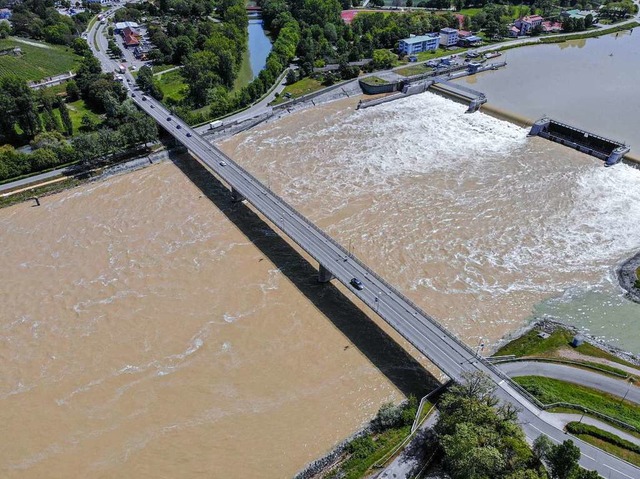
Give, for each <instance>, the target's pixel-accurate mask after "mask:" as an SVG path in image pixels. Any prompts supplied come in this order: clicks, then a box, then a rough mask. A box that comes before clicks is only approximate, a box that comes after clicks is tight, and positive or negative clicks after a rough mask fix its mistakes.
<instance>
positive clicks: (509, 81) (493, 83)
mask: <svg viewBox="0 0 640 479" xmlns="http://www.w3.org/2000/svg"><path fill="white" fill-rule="evenodd" d="M500 60H505V61H506V62H507V63H508V65H507V67H506V68H503V69H501V70H498V71H495V72H493V71H492V72H487V73H483V74H480V75H474V76H470V77H466V79H465V80H463V81H465V82H467V83H468V84H470V85H471V86H472V87H473V88H475V89H476V90H479V91H481V92H483V93H485V94H486V95H487V98H488V100H489V103H490V104H492V105H495V106H497V107H499V108H503V109H505V110H508V111H512V112H515V113H518V114H521V115H524V116H527V117H529V118H531V119H534V120H535V119H538V118H540V117H542V116H545V115H548V116H550V117H551V118H554V119H557V120H560V121H564V122H566V123H569V124H571V125H574V126H577V127H579V128H583V129H586V130H589V131H592V132H593V133H596V134H599V135H602V136H606V137H610V138H612V139H614V140H618V141H622V142H626V143H627V144H630V145H631V150H632V152H633V153H635V154H636V156H639V155H640V99H638V91H637V84H638V78H640V68H639V65H640V31H639V30H638V29H635V31H634V32H633V33H630V32H620V33H618V34H613V35H607V36H604V37H600V38H592V39H588V40H584V39H583V40H573V41H570V42H564V43H556V44H549V45H536V46H533V47H524V48H516V49H513V50H508V51H506V52H504V54H503V56H502V57H501V58H500Z"/></svg>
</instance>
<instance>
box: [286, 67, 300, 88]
mask: <svg viewBox="0 0 640 479" xmlns="http://www.w3.org/2000/svg"><path fill="white" fill-rule="evenodd" d="M296 81H298V77H297V75H296V72H295V70H289V71H288V72H287V85H291V84H292V83H295V82H296Z"/></svg>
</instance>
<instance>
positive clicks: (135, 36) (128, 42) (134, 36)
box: [122, 27, 141, 48]
mask: <svg viewBox="0 0 640 479" xmlns="http://www.w3.org/2000/svg"><path fill="white" fill-rule="evenodd" d="M140 38H141V37H140V34H139V33H138V32H136V31H135V30H133V29H132V28H129V27H126V28H125V29H124V30H122V40H123V43H124V46H125V47H127V48H129V47H137V46H138V45H140Z"/></svg>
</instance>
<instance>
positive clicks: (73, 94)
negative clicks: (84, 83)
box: [65, 80, 80, 101]
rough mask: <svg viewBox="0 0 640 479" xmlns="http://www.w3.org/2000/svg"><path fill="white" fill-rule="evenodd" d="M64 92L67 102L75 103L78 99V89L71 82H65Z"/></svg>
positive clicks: (73, 82)
mask: <svg viewBox="0 0 640 479" xmlns="http://www.w3.org/2000/svg"><path fill="white" fill-rule="evenodd" d="M65 91H66V92H67V98H68V99H69V101H76V100H78V99H79V98H80V89H79V88H78V84H77V83H76V82H75V81H73V80H69V81H68V82H67V84H66V86H65Z"/></svg>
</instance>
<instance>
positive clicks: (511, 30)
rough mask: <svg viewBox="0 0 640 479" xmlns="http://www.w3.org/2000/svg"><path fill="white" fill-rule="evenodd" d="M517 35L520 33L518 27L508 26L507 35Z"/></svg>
mask: <svg viewBox="0 0 640 479" xmlns="http://www.w3.org/2000/svg"><path fill="white" fill-rule="evenodd" d="M518 35H520V29H519V28H518V27H515V26H513V27H511V28H509V36H510V37H514V38H515V37H517V36H518Z"/></svg>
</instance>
